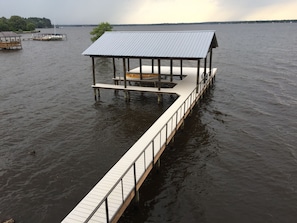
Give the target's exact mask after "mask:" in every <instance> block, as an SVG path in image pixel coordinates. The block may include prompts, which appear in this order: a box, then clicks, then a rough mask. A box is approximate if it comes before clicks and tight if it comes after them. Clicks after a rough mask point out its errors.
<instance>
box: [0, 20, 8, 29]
mask: <svg viewBox="0 0 297 223" xmlns="http://www.w3.org/2000/svg"><path fill="white" fill-rule="evenodd" d="M2 31H9V25H8V20H7V19H6V18H5V17H2V18H0V32H2Z"/></svg>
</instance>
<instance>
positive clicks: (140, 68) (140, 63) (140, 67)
mask: <svg viewBox="0 0 297 223" xmlns="http://www.w3.org/2000/svg"><path fill="white" fill-rule="evenodd" d="M139 72H140V80H142V61H141V59H139Z"/></svg>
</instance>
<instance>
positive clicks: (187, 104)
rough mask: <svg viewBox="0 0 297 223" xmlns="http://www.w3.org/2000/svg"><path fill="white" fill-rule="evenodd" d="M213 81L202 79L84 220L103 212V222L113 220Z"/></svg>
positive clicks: (101, 214)
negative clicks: (110, 203)
mask: <svg viewBox="0 0 297 223" xmlns="http://www.w3.org/2000/svg"><path fill="white" fill-rule="evenodd" d="M209 81H210V78H208V80H207V82H206V83H202V82H203V80H202V81H200V82H199V85H198V92H197V89H196V88H195V89H194V90H193V91H192V92H191V94H190V95H189V96H188V97H187V98H186V100H185V101H184V102H183V103H182V104H181V105H180V106H179V107H178V109H177V110H176V111H175V112H174V114H173V115H172V116H171V117H170V118H169V119H168V121H167V122H166V124H164V125H163V127H162V128H161V129H160V131H159V132H157V133H156V135H155V136H154V137H153V138H152V140H151V141H150V142H149V143H148V144H147V145H145V147H144V149H143V150H142V151H141V152H140V154H139V155H138V156H137V157H136V159H135V160H134V161H133V162H132V164H131V165H130V166H129V167H128V169H127V170H126V171H125V172H124V173H123V174H122V176H121V177H120V178H119V179H118V180H117V181H116V183H115V184H114V185H113V186H112V187H111V188H110V190H109V192H108V193H107V194H106V195H105V197H104V198H103V199H102V200H101V201H100V202H99V204H98V205H97V207H96V208H95V209H94V210H93V212H92V213H91V214H90V216H89V217H88V218H87V219H86V220H85V221H84V222H85V223H87V222H89V221H90V220H91V219H92V218H93V216H95V215H96V216H98V217H99V216H101V220H103V222H110V220H112V218H113V217H114V215H115V214H116V213H117V211H118V210H119V209H120V208H121V205H122V204H123V203H124V202H125V200H126V199H127V197H128V196H129V195H130V193H131V192H132V191H133V190H136V187H137V183H138V181H139V180H140V178H141V177H142V175H143V174H144V173H145V171H146V170H147V169H148V168H149V166H150V165H154V163H155V160H154V158H155V156H156V155H157V154H158V153H159V151H160V150H161V149H162V148H163V147H164V146H166V145H167V140H168V137H170V136H171V135H172V134H173V133H174V132H176V131H177V130H178V126H179V125H180V123H181V122H183V121H184V119H185V118H186V116H187V114H188V112H189V110H190V109H191V108H192V106H193V105H195V103H196V101H197V100H198V99H199V97H200V94H201V93H202V92H201V91H203V90H204V88H205V87H206V86H207V85H208V84H209ZM110 200H112V206H111V205H109V201H110ZM103 216H105V217H103ZM102 217H103V218H102Z"/></svg>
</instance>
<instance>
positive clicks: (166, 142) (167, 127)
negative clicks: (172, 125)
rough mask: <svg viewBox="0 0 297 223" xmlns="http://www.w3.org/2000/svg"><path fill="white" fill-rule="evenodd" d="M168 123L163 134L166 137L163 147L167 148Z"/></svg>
mask: <svg viewBox="0 0 297 223" xmlns="http://www.w3.org/2000/svg"><path fill="white" fill-rule="evenodd" d="M167 131H168V122H166V134H165V137H166V139H165V145H166V146H167V139H168V132H167Z"/></svg>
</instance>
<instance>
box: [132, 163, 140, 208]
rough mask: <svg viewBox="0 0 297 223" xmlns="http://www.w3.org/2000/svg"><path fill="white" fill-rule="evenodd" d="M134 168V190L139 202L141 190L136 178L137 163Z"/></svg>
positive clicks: (136, 199)
mask: <svg viewBox="0 0 297 223" xmlns="http://www.w3.org/2000/svg"><path fill="white" fill-rule="evenodd" d="M133 169H134V192H135V201H136V202H137V203H138V202H139V191H138V190H137V179H136V164H135V163H134V164H133Z"/></svg>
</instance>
